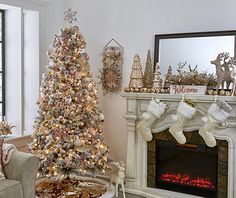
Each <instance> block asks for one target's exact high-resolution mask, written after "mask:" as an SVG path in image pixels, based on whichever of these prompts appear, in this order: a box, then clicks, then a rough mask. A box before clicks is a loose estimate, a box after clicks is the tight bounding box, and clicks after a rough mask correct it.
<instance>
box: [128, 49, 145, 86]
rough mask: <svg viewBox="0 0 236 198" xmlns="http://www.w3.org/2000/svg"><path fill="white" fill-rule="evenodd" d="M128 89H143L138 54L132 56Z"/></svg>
mask: <svg viewBox="0 0 236 198" xmlns="http://www.w3.org/2000/svg"><path fill="white" fill-rule="evenodd" d="M129 87H131V88H142V87H143V72H142V66H141V63H140V57H139V55H138V54H136V55H135V56H134V63H133V65H132V71H131V74H130V81H129Z"/></svg>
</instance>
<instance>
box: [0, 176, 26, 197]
mask: <svg viewBox="0 0 236 198" xmlns="http://www.w3.org/2000/svg"><path fill="white" fill-rule="evenodd" d="M16 197H17V198H23V191H22V185H21V183H20V182H19V181H16V180H10V179H4V180H0V198H16Z"/></svg>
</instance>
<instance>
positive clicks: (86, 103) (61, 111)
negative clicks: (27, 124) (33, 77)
mask: <svg viewBox="0 0 236 198" xmlns="http://www.w3.org/2000/svg"><path fill="white" fill-rule="evenodd" d="M85 48H86V42H85V39H84V37H83V36H82V34H81V33H80V31H79V28H78V27H77V26H73V27H69V28H64V29H63V30H61V32H60V33H59V34H57V35H56V36H55V40H54V43H53V46H52V48H51V49H50V50H49V52H48V55H49V59H50V64H49V67H48V71H47V73H46V74H44V76H43V79H42V84H41V87H40V95H39V98H38V102H37V104H38V106H39V111H38V116H37V119H36V121H35V131H34V140H33V144H32V153H33V154H36V155H37V156H38V157H39V159H40V168H39V173H41V174H42V175H47V176H57V175H69V174H72V173H74V172H76V173H77V172H85V171H92V172H93V171H95V170H97V169H101V170H104V169H105V168H106V162H107V157H106V154H107V153H108V147H107V146H106V145H105V144H104V143H103V115H102V114H101V113H100V112H99V110H98V98H97V97H98V96H97V87H96V85H95V83H94V82H93V81H92V75H91V73H90V71H89V63H88V60H89V58H88V55H87V53H86V52H85Z"/></svg>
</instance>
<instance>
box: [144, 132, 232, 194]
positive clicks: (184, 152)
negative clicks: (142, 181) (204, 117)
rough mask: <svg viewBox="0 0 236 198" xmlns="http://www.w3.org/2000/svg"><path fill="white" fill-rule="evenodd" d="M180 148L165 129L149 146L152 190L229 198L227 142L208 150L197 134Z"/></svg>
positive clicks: (190, 135)
mask: <svg viewBox="0 0 236 198" xmlns="http://www.w3.org/2000/svg"><path fill="white" fill-rule="evenodd" d="M185 135H186V136H187V143H186V144H184V145H180V144H178V143H176V141H175V140H174V139H173V138H172V136H171V135H170V134H169V133H168V130H165V131H163V132H161V133H158V134H155V135H154V139H153V140H152V141H151V142H150V143H148V153H147V154H148V159H147V172H148V173H147V182H148V187H152V188H158V189H164V190H169V191H175V192H181V193H185V194H191V195H197V196H202V197H207V198H223V197H227V171H228V170H227V169H228V168H227V167H228V161H227V145H228V144H227V141H222V140H221V141H219V140H218V141H217V146H216V147H214V148H209V147H207V146H206V145H205V144H204V142H203V141H202V139H201V137H200V136H199V135H198V133H197V131H195V132H188V133H185Z"/></svg>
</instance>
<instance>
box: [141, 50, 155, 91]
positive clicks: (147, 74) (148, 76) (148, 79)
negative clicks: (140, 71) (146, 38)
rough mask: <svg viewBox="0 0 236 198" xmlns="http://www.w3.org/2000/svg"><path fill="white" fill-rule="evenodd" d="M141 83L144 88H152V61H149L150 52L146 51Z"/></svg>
mask: <svg viewBox="0 0 236 198" xmlns="http://www.w3.org/2000/svg"><path fill="white" fill-rule="evenodd" d="M143 83H144V87H146V88H152V86H153V66H152V59H151V53H150V50H148V53H147V59H146V67H145V71H144V77H143Z"/></svg>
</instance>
